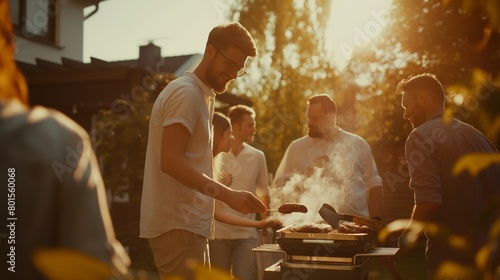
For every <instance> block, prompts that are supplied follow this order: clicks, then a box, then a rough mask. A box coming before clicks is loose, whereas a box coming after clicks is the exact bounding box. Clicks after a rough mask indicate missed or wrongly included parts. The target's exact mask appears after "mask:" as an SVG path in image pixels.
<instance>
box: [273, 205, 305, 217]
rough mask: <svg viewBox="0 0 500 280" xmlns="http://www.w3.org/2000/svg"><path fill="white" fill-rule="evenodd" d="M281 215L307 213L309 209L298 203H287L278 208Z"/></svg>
mask: <svg viewBox="0 0 500 280" xmlns="http://www.w3.org/2000/svg"><path fill="white" fill-rule="evenodd" d="M278 212H280V213H281V214H290V213H294V212H300V213H307V207H306V206H305V205H303V204H298V203H285V204H283V205H281V206H280V207H279V208H278Z"/></svg>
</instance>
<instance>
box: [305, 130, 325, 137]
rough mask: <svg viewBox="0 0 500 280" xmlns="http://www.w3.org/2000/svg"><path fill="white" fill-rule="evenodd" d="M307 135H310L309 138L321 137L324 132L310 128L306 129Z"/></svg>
mask: <svg viewBox="0 0 500 280" xmlns="http://www.w3.org/2000/svg"><path fill="white" fill-rule="evenodd" d="M307 135H309V137H311V138H323V136H324V135H325V134H324V133H323V132H321V131H318V130H311V129H309V130H308V131H307Z"/></svg>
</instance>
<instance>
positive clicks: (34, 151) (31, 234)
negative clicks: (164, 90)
mask: <svg viewBox="0 0 500 280" xmlns="http://www.w3.org/2000/svg"><path fill="white" fill-rule="evenodd" d="M0 14H1V16H0V23H1V24H0V25H1V26H0V28H1V36H0V77H1V79H0V170H1V174H2V175H1V176H0V178H1V181H2V184H3V185H2V186H1V187H0V198H1V201H2V204H3V206H2V207H5V208H3V209H2V211H1V212H2V215H1V216H0V217H2V219H1V220H2V222H3V223H4V226H3V227H2V229H1V230H0V249H1V250H0V251H1V253H2V255H3V257H5V256H6V255H7V262H5V261H3V262H2V264H1V266H0V268H1V270H2V271H1V275H2V276H1V277H0V278H1V279H45V277H44V275H42V274H41V272H40V271H38V270H37V268H36V266H35V264H34V262H33V256H34V254H35V253H37V252H38V250H40V249H69V250H72V251H74V252H79V253H82V254H84V255H87V256H89V257H92V258H93V259H96V260H99V261H101V262H103V263H105V264H106V265H107V266H109V267H110V268H112V269H114V271H115V272H114V273H115V274H125V273H127V269H128V266H129V264H130V260H129V258H128V255H127V254H126V252H125V251H124V249H123V247H122V246H121V244H120V243H119V242H118V241H117V240H116V238H115V234H114V231H113V225H112V223H111V218H110V215H109V211H108V205H107V201H106V193H105V190H104V185H103V181H102V178H101V174H100V172H99V167H98V164H97V161H96V158H95V155H94V152H93V150H92V146H91V143H90V139H89V137H88V134H87V133H86V132H85V131H84V130H83V128H81V127H80V126H79V125H77V124H76V123H75V122H73V121H72V120H70V119H69V118H68V117H66V116H64V115H63V114H61V113H59V112H57V111H54V110H48V109H46V108H43V107H40V106H37V107H34V108H29V106H28V93H27V86H26V83H25V80H24V77H23V76H22V75H21V73H20V72H19V70H18V69H17V67H16V64H15V62H14V33H13V31H12V25H11V22H10V15H9V8H8V2H7V1H6V0H0ZM8 183H9V184H8ZM8 199H9V200H8ZM7 201H9V206H12V207H10V208H9V212H8V211H7V208H8V207H7ZM12 202H14V203H12ZM5 215H8V216H7V217H5ZM8 219H9V220H8ZM5 223H7V224H8V225H9V227H6V225H5ZM7 237H8V238H7ZM8 254H10V256H9V255H8ZM2 259H4V258H2ZM85 260H86V259H85V257H82V261H83V262H82V266H83V264H84V263H85ZM60 265H61V266H64V265H66V264H64V263H62V264H60ZM77 265H78V264H77ZM47 269H48V268H47ZM53 269H56V270H57V269H60V268H59V267H56V268H53ZM66 276H67V277H68V279H69V278H71V277H72V275H66ZM82 276H85V275H78V277H82Z"/></svg>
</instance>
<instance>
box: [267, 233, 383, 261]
mask: <svg viewBox="0 0 500 280" xmlns="http://www.w3.org/2000/svg"><path fill="white" fill-rule="evenodd" d="M276 233H277V238H276V242H277V243H278V244H279V246H280V248H281V249H282V250H283V251H285V252H286V253H287V255H289V256H296V255H299V256H311V257H344V258H350V257H352V256H354V255H355V254H358V253H363V252H366V251H368V250H369V249H370V248H371V244H372V241H373V240H374V236H375V235H374V234H373V233H354V234H351V233H339V232H336V231H331V232H328V233H306V232H294V231H293V226H289V227H285V228H282V229H280V230H278V231H277V232H276Z"/></svg>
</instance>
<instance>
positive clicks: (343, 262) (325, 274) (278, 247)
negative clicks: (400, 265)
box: [254, 224, 397, 280]
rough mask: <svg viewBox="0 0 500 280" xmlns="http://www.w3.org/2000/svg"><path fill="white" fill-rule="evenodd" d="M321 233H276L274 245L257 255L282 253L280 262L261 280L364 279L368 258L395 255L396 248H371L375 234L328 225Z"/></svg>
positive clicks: (291, 230)
mask: <svg viewBox="0 0 500 280" xmlns="http://www.w3.org/2000/svg"><path fill="white" fill-rule="evenodd" d="M314 227H315V228H323V229H324V230H323V231H321V232H297V231H296V230H295V228H296V227H295V226H288V227H285V228H282V229H280V230H278V231H277V232H276V233H277V237H276V244H264V245H261V246H259V247H258V248H255V249H254V251H256V252H274V253H282V254H283V256H284V257H283V259H281V260H279V261H278V262H276V263H274V264H273V265H271V266H269V267H268V268H266V269H265V272H264V280H274V279H332V278H334V277H335V278H337V279H366V278H367V277H368V272H369V264H370V259H371V257H377V256H394V255H395V253H396V251H397V248H382V247H373V246H372V244H373V241H374V239H375V237H376V232H374V231H372V232H368V233H340V232H338V231H337V230H333V229H332V228H331V227H330V226H328V225H323V224H319V225H315V226H314Z"/></svg>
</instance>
